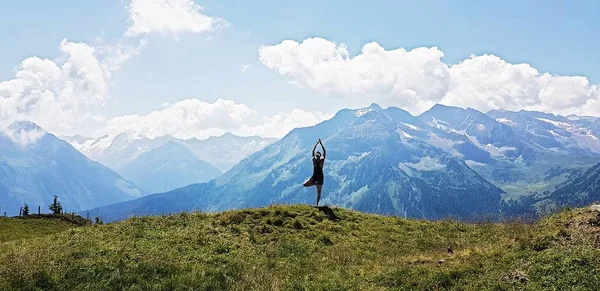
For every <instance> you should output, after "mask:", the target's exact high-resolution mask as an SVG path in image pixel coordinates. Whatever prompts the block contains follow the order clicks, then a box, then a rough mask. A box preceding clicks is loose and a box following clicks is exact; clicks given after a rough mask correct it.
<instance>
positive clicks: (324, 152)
mask: <svg viewBox="0 0 600 291" xmlns="http://www.w3.org/2000/svg"><path fill="white" fill-rule="evenodd" d="M319 143H320V144H321V148H322V149H323V159H325V158H326V157H327V151H326V150H325V146H324V145H323V142H322V141H321V139H319Z"/></svg>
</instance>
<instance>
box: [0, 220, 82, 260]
mask: <svg viewBox="0 0 600 291" xmlns="http://www.w3.org/2000/svg"><path fill="white" fill-rule="evenodd" d="M72 227H73V224H72V223H69V222H67V221H63V220H59V219H20V218H5V217H0V243H4V242H7V241H12V240H22V239H31V238H35V237H39V236H45V235H50V234H55V233H58V232H61V231H64V230H67V229H70V228H72ZM0 252H1V251H0Z"/></svg>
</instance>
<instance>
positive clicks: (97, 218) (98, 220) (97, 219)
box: [95, 216, 104, 224]
mask: <svg viewBox="0 0 600 291" xmlns="http://www.w3.org/2000/svg"><path fill="white" fill-rule="evenodd" d="M95 220H96V224H104V222H103V221H102V219H101V218H100V217H98V216H96V218H95Z"/></svg>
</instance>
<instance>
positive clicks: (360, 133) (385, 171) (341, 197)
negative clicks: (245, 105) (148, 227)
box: [100, 104, 600, 220]
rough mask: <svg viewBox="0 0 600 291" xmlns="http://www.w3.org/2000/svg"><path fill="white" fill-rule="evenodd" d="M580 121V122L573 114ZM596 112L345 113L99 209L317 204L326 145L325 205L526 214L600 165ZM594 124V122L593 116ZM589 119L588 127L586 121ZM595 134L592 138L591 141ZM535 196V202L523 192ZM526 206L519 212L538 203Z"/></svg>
mask: <svg viewBox="0 0 600 291" xmlns="http://www.w3.org/2000/svg"><path fill="white" fill-rule="evenodd" d="M575 119H576V120H578V121H573V120H575ZM588 121H590V118H587V117H576V116H570V117H569V118H565V117H561V116H555V115H549V114H543V113H539V112H525V111H521V112H509V111H492V112H489V113H488V114H485V113H482V112H479V111H477V110H474V109H461V108H456V107H449V106H443V105H436V106H434V107H432V108H431V109H430V110H428V111H427V112H425V113H423V114H422V115H420V116H417V117H414V116H412V115H410V114H409V113H408V112H406V111H403V110H401V109H398V108H394V107H390V108H387V109H381V108H380V107H379V106H377V105H376V104H373V105H371V106H369V107H367V108H362V109H358V110H349V109H345V110H341V111H339V112H338V113H337V114H336V115H335V116H334V117H333V118H332V119H330V120H327V121H324V122H322V123H320V124H318V125H316V126H313V127H306V128H297V129H294V130H292V131H291V132H290V133H289V134H288V135H286V136H285V137H284V138H283V139H281V140H279V141H277V142H275V143H273V144H272V145H270V146H268V147H266V148H265V149H263V150H261V151H258V152H256V153H254V154H252V155H250V156H249V157H248V158H246V159H244V160H243V161H241V162H240V163H239V164H238V165H236V166H234V167H233V168H232V169H231V170H230V171H228V172H226V173H225V174H223V175H222V176H220V177H217V178H216V179H214V180H212V181H210V182H208V183H204V184H195V185H190V186H187V187H183V188H181V189H177V190H174V191H170V192H166V193H162V194H156V195H152V196H149V197H144V198H141V199H136V200H133V201H128V202H124V203H120V204H117V205H113V206H111V207H106V208H102V209H100V212H102V213H104V215H105V217H106V218H107V219H109V220H112V219H120V218H125V217H127V216H128V215H131V214H158V213H169V212H176V211H180V210H193V209H197V210H209V211H215V210H224V209H231V208H241V207H255V206H262V205H268V204H272V203H309V204H312V203H314V200H315V195H314V191H315V190H314V189H313V188H310V189H305V188H303V187H302V182H303V181H304V180H305V179H306V178H308V177H309V176H310V174H311V171H312V168H311V163H310V149H311V148H312V146H313V145H314V142H315V141H316V140H317V139H318V138H322V139H323V141H324V143H325V145H326V147H327V154H328V157H327V162H326V166H325V176H326V181H325V185H324V190H323V191H324V195H323V202H324V203H327V204H329V205H339V206H344V207H349V208H354V209H359V210H363V211H368V212H376V213H383V214H393V215H399V216H406V217H420V218H431V219H437V218H442V217H447V216H452V217H459V218H463V219H474V218H478V217H482V216H491V217H500V216H503V215H504V214H511V215H512V214H518V213H515V211H512V210H513V209H516V208H513V206H514V205H515V204H514V203H513V202H514V201H530V202H531V203H536V201H539V200H540V199H546V198H547V199H552V197H549V195H550V193H552V192H553V191H555V190H556V189H557V187H559V186H560V185H564V183H565V182H568V181H569V179H570V178H571V177H573V176H576V175H580V174H582V173H584V172H585V171H586V170H587V169H588V168H589V167H590V166H592V165H593V164H595V163H598V162H600V154H598V152H597V151H596V150H595V149H594V148H593V147H592V146H587V147H586V146H583V145H582V143H581V141H580V138H584V137H585V136H586V135H587V134H588V133H589V132H590V130H591V126H592V124H593V122H589V123H588ZM594 122H595V121H594ZM586 124H587V125H586ZM594 137H596V136H595V135H592V136H590V138H591V139H593V138H594ZM524 198H527V199H524ZM530 206H532V207H529V206H527V207H522V208H518V209H526V210H527V211H529V209H534V208H535V207H533V205H530Z"/></svg>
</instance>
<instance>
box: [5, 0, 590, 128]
mask: <svg viewBox="0 0 600 291" xmlns="http://www.w3.org/2000/svg"><path fill="white" fill-rule="evenodd" d="M146 1H150V2H152V1H159V0H146ZM168 1H172V0H168ZM177 1H178V3H183V2H185V1H192V0H177ZM177 1H176V2H177ZM141 2H143V0H140V3H141ZM196 3H197V5H199V6H202V7H203V10H201V11H200V10H199V11H196V12H197V13H201V14H204V15H208V16H210V17H218V18H221V19H224V20H225V21H226V22H228V23H229V25H228V26H227V27H217V28H214V30H212V31H204V32H181V33H178V34H177V35H176V36H173V35H169V34H164V33H160V32H150V33H144V34H140V35H136V36H135V37H128V36H124V34H125V32H126V31H127V29H128V27H130V26H131V25H132V21H131V19H130V17H131V16H130V11H128V9H127V8H126V7H129V6H131V2H130V1H125V0H110V1H108V0H89V1H39V0H38V1H31V0H24V1H11V2H10V3H8V2H7V3H3V4H2V9H0V37H1V38H2V39H3V43H4V44H3V46H2V53H1V54H0V80H11V79H13V78H15V72H16V70H17V69H16V68H17V66H19V64H20V63H21V62H22V61H23V60H25V59H26V58H28V57H31V56H37V57H39V58H42V59H44V58H48V59H51V60H53V61H55V62H56V63H57V64H58V65H59V66H60V65H61V62H64V60H61V59H60V57H61V51H60V50H59V45H60V43H61V41H62V40H63V39H67V41H70V42H82V43H86V44H89V45H90V46H92V47H96V46H98V43H99V42H102V43H103V44H106V45H110V46H117V45H122V46H131V47H135V46H137V45H138V44H139V42H140V41H141V40H143V41H145V43H146V45H145V46H143V48H140V49H139V52H138V53H137V54H136V55H135V56H132V57H131V58H130V59H128V60H126V61H124V62H123V63H122V64H121V65H120V68H118V69H116V70H113V71H111V73H110V77H109V78H107V80H108V85H107V87H108V93H107V94H106V96H105V98H104V100H103V102H102V103H103V105H101V106H96V105H94V106H91V107H90V108H91V109H89V110H90V112H92V111H93V114H95V115H98V116H101V118H96V120H86V121H84V122H73V119H72V118H66V117H65V119H64V120H61V122H62V123H64V124H66V123H69V122H70V123H72V124H68V125H65V126H56V127H53V126H52V124H53V122H52V118H50V117H47V116H45V117H40V116H38V115H39V114H41V113H39V112H38V113H36V114H38V115H35V114H33V113H32V114H31V116H27V117H28V118H31V119H34V121H36V120H37V122H38V123H42V126H44V127H45V128H47V127H52V128H51V130H52V131H56V132H58V133H65V134H73V133H82V134H86V135H98V134H99V133H105V132H109V131H110V132H114V131H119V128H118V127H119V126H124V127H125V125H124V119H118V118H119V117H120V116H122V115H131V114H137V115H140V116H144V115H146V114H148V113H150V112H152V111H161V110H164V109H165V108H168V106H169V105H167V104H165V102H168V103H169V104H171V105H172V104H176V103H177V102H178V101H181V100H185V99H194V100H197V101H202V102H205V103H206V104H204V103H202V104H203V105H202V106H204V105H206V106H212V105H211V104H213V102H215V100H217V99H219V98H222V99H225V100H231V101H233V102H234V103H235V104H237V105H243V106H246V107H247V108H249V109H246V108H242V109H240V110H242V112H241V113H239V114H242V115H240V116H246V115H247V116H248V118H250V119H252V122H251V124H246V123H244V122H243V120H242V121H240V120H237V121H236V122H237V123H235V122H233V121H231V120H229V119H227V118H228V117H223V116H221V115H231V112H232V111H227V110H225V111H223V112H221V113H219V112H216V113H214V114H217V115H218V114H221V115H218V116H214V118H211V119H209V120H203V121H202V122H203V125H202V126H200V127H201V128H198V131H197V133H194V131H188V132H186V133H185V134H186V135H193V136H198V137H204V136H206V135H210V134H212V133H214V134H219V133H221V132H224V131H234V132H237V133H239V134H252V133H254V134H261V135H265V134H264V132H265V131H267V132H268V131H269V129H268V128H269V127H268V126H266V125H265V124H267V123H271V126H272V125H273V123H277V122H284V119H281V118H282V116H283V117H286V116H287V117H289V116H292V115H293V114H292V115H290V114H289V113H290V112H292V111H293V110H301V111H302V112H299V111H295V114H296V115H293V116H295V118H293V119H292V120H286V121H285V122H295V123H294V124H297V125H307V124H310V123H311V122H316V121H319V120H320V119H322V118H326V117H327V116H329V115H330V114H332V113H334V112H335V110H338V109H340V108H343V107H355V106H362V105H365V104H366V105H368V104H370V103H372V102H378V103H379V102H381V103H383V104H384V105H388V106H389V105H395V106H400V107H403V108H405V109H407V110H410V111H411V112H413V113H415V114H416V113H418V112H420V111H422V110H423V109H424V108H425V107H426V106H429V105H430V104H431V103H432V102H441V103H448V104H450V105H457V106H463V107H470V106H471V104H473V107H475V108H477V109H480V110H482V111H485V110H489V109H494V108H497V107H507V108H506V109H510V110H517V109H531V110H544V111H552V112H554V113H560V114H567V113H578V114H593V112H594V110H595V109H596V108H600V107H597V106H598V105H597V98H598V89H597V88H595V87H593V86H594V85H593V84H598V83H600V71H599V70H598V68H600V53H598V50H597V48H598V47H599V45H600V38H598V36H597V33H598V31H600V30H599V29H600V20H599V17H597V15H600V8H598V6H599V5H597V3H596V2H594V1H497V2H492V1H361V2H358V1H355V2H349V1H312V0H311V1H241V0H238V1H213V0H207V1H201V0H198V1H196ZM142 4H143V3H142ZM142 4H140V5H142ZM25 15H26V16H27V17H24V16H25ZM314 37H318V38H322V39H323V40H324V42H321V43H319V44H315V45H326V43H325V41H328V42H332V43H335V44H336V45H339V44H340V43H343V44H345V45H346V47H347V51H348V52H349V56H347V57H349V58H352V57H355V56H357V55H360V54H361V49H362V48H363V45H365V44H367V43H370V42H376V43H377V44H378V45H379V46H380V47H382V48H383V49H385V50H386V51H392V50H395V49H398V48H404V49H406V50H407V51H410V50H411V49H413V48H419V47H425V48H432V47H437V48H438V49H439V50H440V51H441V52H443V55H444V57H443V58H442V59H441V61H442V62H443V63H444V64H446V66H452V65H453V64H457V63H460V62H461V61H463V60H465V59H468V58H469V56H470V55H472V54H473V55H475V56H480V55H482V54H493V55H495V56H497V57H499V58H500V59H501V60H503V61H505V62H506V63H509V64H519V63H526V64H529V65H530V66H531V67H532V68H535V69H537V71H539V72H540V73H545V72H549V73H550V74H552V75H560V76H583V77H586V78H587V80H588V81H589V83H590V85H588V86H586V85H585V84H584V85H581V84H580V82H579V81H577V82H575V83H577V84H576V85H572V84H571V85H568V86H567V85H565V86H566V87H564V88H565V89H564V90H563V89H561V90H559V91H560V92H564V93H561V94H567V95H573V97H572V99H573V100H574V101H573V102H570V103H568V104H562V105H561V104H557V102H555V101H553V100H554V99H549V98H548V97H547V96H545V95H544V94H545V93H539V92H547V91H548V90H544V88H541V89H539V92H538V93H534V95H535V94H538V95H539V96H541V97H539V96H533V97H531V98H532V99H536V100H537V99H539V100H537V101H531V102H529V101H528V102H521V101H520V100H522V99H528V98H529V96H520V97H518V98H517V99H518V100H517V101H514V100H512V99H510V98H511V97H506V96H504V95H503V94H506V93H505V92H503V93H498V94H499V95H502V96H500V97H497V98H496V99H502V98H504V99H503V100H502V101H501V102H500V101H489V102H488V101H486V100H484V101H481V100H480V99H485V98H487V97H486V96H488V95H489V96H494V94H496V93H495V92H490V91H489V90H491V89H489V88H492V87H493V88H496V87H498V86H502V84H500V85H498V84H491V85H489V86H487V87H486V86H484V85H480V84H476V86H471V85H472V84H471V83H465V82H467V81H464V80H469V81H468V82H475V81H474V80H479V79H478V77H470V76H471V75H469V74H475V73H465V74H462V75H461V76H464V75H466V76H467V77H465V78H464V80H463V79H461V81H453V80H455V79H456V77H452V78H449V81H447V82H446V81H443V82H442V81H440V80H437V79H436V80H435V81H432V80H431V79H423V80H416V81H415V80H412V81H410V82H406V81H403V80H404V79H406V78H407V77H406V75H403V73H399V74H400V75H401V76H404V77H392V78H395V80H396V81H391V82H392V83H389V84H388V83H383V84H380V83H378V82H377V80H376V78H375V77H373V78H374V79H373V80H374V83H373V84H368V85H365V86H363V87H356V88H355V87H353V86H354V85H353V84H350V83H344V81H340V80H337V79H328V78H329V77H328V76H331V74H332V71H331V70H333V73H334V74H337V71H336V70H339V71H344V72H346V71H348V70H357V71H356V72H355V73H356V74H357V75H359V76H365V74H367V75H371V74H372V75H373V76H389V75H390V74H392V75H393V74H395V73H396V71H397V70H396V69H397V68H404V67H406V65H405V64H402V63H401V62H402V60H400V59H398V60H397V61H398V64H399V65H398V67H397V68H396V69H390V71H389V72H388V71H383V70H384V69H378V68H375V69H369V70H367V69H365V68H364V64H363V63H360V64H359V63H356V64H355V65H351V66H347V65H346V64H341V63H326V65H327V66H328V67H327V71H326V72H325V71H323V70H321V68H322V67H320V66H319V64H318V63H314V64H305V63H303V61H302V59H298V58H299V57H297V55H296V54H295V53H293V52H292V51H290V50H288V49H284V48H283V47H277V45H278V44H280V43H282V41H285V40H294V41H296V42H298V43H302V42H303V41H304V40H306V39H309V38H314ZM262 45H265V46H273V47H275V48H276V49H277V50H273V51H271V52H270V53H273V54H275V55H277V56H284V57H286V58H290V59H289V61H287V62H286V63H278V62H279V57H275V56H273V54H270V55H266V53H265V56H264V58H263V60H266V62H269V63H270V65H267V64H265V61H261V60H259V48H260V47H261V46H262ZM298 51H301V52H303V54H304V53H306V55H304V57H306V56H307V55H308V56H311V57H312V56H314V55H315V54H318V51H320V50H317V51H314V50H304V49H303V48H302V47H299V49H298ZM336 52H337V51H332V52H331V53H332V54H334V55H335V54H336ZM294 58H296V59H294ZM433 59H435V57H433ZM371 60H373V59H371ZM394 60H396V59H393V58H392V59H388V58H385V61H386V62H394ZM405 61H407V62H408V63H410V64H413V63H414V62H413V61H410V58H408V59H406V60H405ZM433 61H435V60H429V59H428V61H427V64H433V63H432V62H433ZM485 61H486V62H487V61H490V62H493V61H494V60H485ZM419 63H420V62H419ZM477 63H478V64H479V65H478V66H482V65H480V63H481V62H477ZM483 63H485V62H483ZM243 66H247V68H248V69H247V70H246V71H245V72H244V73H242V72H241V69H242V67H243ZM304 66H306V67H304ZM428 66H429V65H428ZM281 68H283V69H284V71H285V72H282V71H281V70H280V69H281ZM278 70H279V71H278ZM415 70H416V71H418V69H415V68H411V70H410V72H415ZM465 70H466V69H465ZM465 70H461V72H464V71H465ZM511 70H513V71H510V72H509V73H507V74H509V75H510V76H509V77H507V78H506V79H508V80H511V81H513V80H514V79H515V78H516V77H514V76H520V75H528V74H529V73H527V72H525V73H522V72H520V71H518V72H516V71H515V70H517V68H513V69H511ZM466 71H468V72H472V71H473V69H472V67H469V69H468V70H466ZM307 72H308V73H307ZM477 72H479V73H480V71H477ZM494 72H496V73H498V72H497V71H494ZM350 73H352V74H354V72H350ZM350 73H348V74H350ZM344 74H346V73H344ZM449 74H450V75H452V76H454V74H455V73H449ZM345 76H350V77H352V76H355V75H342V77H345ZM350 77H348V78H350ZM311 78H316V80H317V81H315V80H312V79H311ZM402 78H404V79H402ZM408 78H412V77H410V75H409V77H408ZM400 79H402V80H400ZM398 80H400V81H398ZM438 81H439V82H440V84H439V86H440V89H439V90H436V92H433V93H432V92H428V91H426V90H427V89H425V88H421V87H418V86H429V85H428V84H430V83H431V82H434V83H436V82H438ZM529 81H531V82H538V81H539V80H537V79H535V78H533V79H531V78H530V79H527V78H525V79H523V80H517V82H516V83H518V84H520V85H519V86H521V87H523V86H525V87H527V88H529V86H528V85H527V82H529ZM290 82H291V83H290ZM315 82H317V83H315ZM340 82H341V83H340ZM444 82H446V83H444ZM456 82H458V83H460V84H461V85H460V86H458V87H459V89H460V90H458V89H457V90H455V91H452V90H451V89H449V88H450V87H452V86H453V85H452V84H453V83H456ZM461 82H462V83H461ZM539 82H540V84H542V85H535V87H536V88H537V87H543V86H546V87H547V88H556V87H557V86H558V85H547V83H548V82H546V81H544V80H542V81H539ZM557 82H558V81H557ZM480 83H481V82H480ZM551 83H552V82H551ZM436 84H437V83H436ZM536 84H537V83H536ZM552 84H558V83H552ZM560 84H562V82H561V83H560ZM402 86H406V87H407V89H408V90H409V91H410V92H412V93H411V94H412V95H411V94H409V95H410V96H412V97H410V98H415V99H414V100H413V99H410V98H409V97H406V96H407V95H406V94H408V93H406V90H404V89H405V88H399V87H402ZM432 86H438V85H435V84H434V85H432ZM511 86H513V85H512V83H511V85H506V86H505V87H507V88H509V87H511ZM561 86H562V85H561ZM577 86H579V87H577ZM389 87H394V88H395V89H394V90H388V89H389ZM475 87H477V88H475ZM484 87H485V88H484ZM461 88H462V89H461ZM523 88H524V87H523ZM561 88H562V87H561ZM438 91H440V92H441V91H443V92H441V93H440V92H438ZM450 91H452V92H450ZM521 91H522V90H521ZM357 92H358V93H357ZM399 92H400V93H399ZM402 92H404V93H402ZM415 92H416V93H415ZM473 92H475V93H473ZM536 92H537V91H536ZM0 94H1V93H0ZM415 94H416V97H415V96H413V95H415ZM461 94H465V95H467V94H469V95H477V96H479V97H478V98H479V99H477V100H470V99H462V97H461V96H458V95H461ZM346 95H353V97H351V98H350V97H348V99H347V98H346ZM354 95H356V96H354ZM379 95H381V96H383V97H381V98H380V97H379ZM542 95H543V96H542ZM421 96H424V97H421ZM538 97H539V98H538ZM0 98H2V96H1V95H0ZM13 98H17V97H13ZM19 98H24V97H23V96H21V97H19ZM57 98H58V97H57ZM82 98H85V97H82ZM490 98H491V99H494V98H495V97H490ZM515 98H516V97H515ZM553 98H555V99H558V97H553ZM582 100H583V101H582ZM586 100H590V101H589V102H587V103H586ZM513 101H514V102H513ZM416 103H418V104H420V105H418V106H417V105H415V106H412V104H416ZM0 106H2V104H1V103H0ZM4 106H8V105H4ZM61 106H62V105H61ZM223 106H229V105H223ZM219 108H220V107H219ZM85 110H88V109H85ZM232 110H234V111H235V110H238V109H232ZM244 110H246V111H248V112H250V111H251V112H250V113H248V112H246V111H244ZM38 111H39V110H38ZM71 111H72V110H71ZM175 111H176V112H179V113H180V112H181V111H177V110H175ZM209 111H210V110H209ZM210 112H211V113H210V114H213V113H212V112H213V111H210ZM235 112H238V111H235ZM314 112H317V113H315V114H313V113H314ZM179 113H177V114H179ZM321 113H322V114H321ZM157 114H158V113H157ZM165 114H166V113H165ZM171 114H175V113H171ZM186 114H187V113H186ZM236 114H237V113H236ZM244 114H246V115H244ZM596 115H598V114H596ZM7 116H8V115H7ZM6 118H8V117H6ZM115 118H117V119H116V120H111V119H115ZM165 118H166V117H165ZM238 119H239V118H238ZM241 119H244V120H245V117H244V118H241ZM110 121H113V122H112V123H111V122H110ZM136 121H137V119H131V118H130V119H128V122H127V123H132V122H133V123H136ZM232 122H233V123H235V124H233V123H232ZM140 123H143V124H145V125H144V126H143V127H140V128H137V129H136V130H140V131H144V132H150V131H154V130H155V129H154V128H153V126H156V125H153V124H151V122H149V121H148V120H142V121H140ZM229 123H232V124H229ZM263 123H264V124H263ZM105 124H109V125H110V126H106V125H105ZM222 124H228V125H227V126H222ZM45 125H46V126H45ZM186 126H190V124H186V123H185V121H183V123H182V124H177V125H172V126H171V127H174V128H177V129H171V130H169V129H165V128H161V129H156V130H157V131H158V132H164V133H165V134H178V133H179V132H178V130H180V129H181V128H182V127H186ZM244 126H245V127H244ZM108 128H110V129H108ZM127 128H128V129H131V128H134V127H131V126H129V127H127ZM244 128H245V129H244ZM249 128H251V129H249ZM281 134H282V133H278V134H276V135H281ZM267 135H268V134H267Z"/></svg>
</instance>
